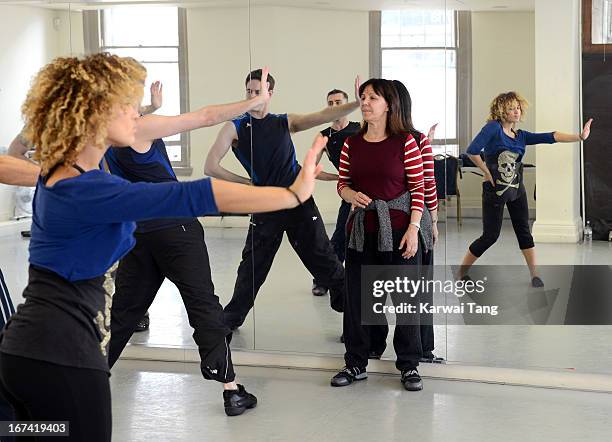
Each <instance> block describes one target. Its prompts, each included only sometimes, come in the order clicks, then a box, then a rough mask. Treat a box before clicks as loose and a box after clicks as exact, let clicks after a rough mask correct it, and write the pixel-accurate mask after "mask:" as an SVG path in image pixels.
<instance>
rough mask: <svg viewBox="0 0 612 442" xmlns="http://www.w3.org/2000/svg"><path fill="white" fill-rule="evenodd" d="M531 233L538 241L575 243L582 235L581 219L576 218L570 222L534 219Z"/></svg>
mask: <svg viewBox="0 0 612 442" xmlns="http://www.w3.org/2000/svg"><path fill="white" fill-rule="evenodd" d="M532 235H533V239H534V240H535V242H540V243H577V242H579V241H580V238H581V236H582V221H581V220H580V218H578V219H576V220H574V222H573V223H570V224H553V223H546V222H543V221H538V220H536V222H535V223H533V232H532Z"/></svg>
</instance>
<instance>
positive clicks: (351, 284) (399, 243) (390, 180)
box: [331, 79, 431, 390]
mask: <svg viewBox="0 0 612 442" xmlns="http://www.w3.org/2000/svg"><path fill="white" fill-rule="evenodd" d="M359 94H360V98H361V112H362V115H363V120H364V124H363V127H362V130H361V131H360V132H359V133H358V134H357V135H355V136H352V137H350V138H348V139H347V140H346V142H345V144H344V146H343V148H342V153H341V156H340V170H339V180H338V193H339V194H340V196H341V197H342V199H344V200H345V201H347V202H349V203H350V204H351V205H352V206H353V209H354V210H353V212H352V213H351V216H350V218H349V221H348V223H347V237H348V238H349V241H348V250H347V254H346V264H345V266H346V284H347V286H346V287H347V294H346V299H345V307H344V322H343V329H344V339H345V347H346V353H345V355H344V359H345V363H346V367H344V368H343V369H342V370H341V371H340V372H339V373H338V374H336V375H335V376H334V377H333V378H332V380H331V384H332V386H336V387H341V386H345V385H349V384H351V383H352V382H353V381H355V380H362V379H366V378H367V373H366V366H367V363H368V352H369V350H370V345H371V337H372V336H373V335H374V334H376V335H379V334H382V333H385V334H386V329H387V328H388V326H387V325H386V319H385V315H384V314H382V313H381V312H379V311H375V312H376V313H378V314H377V315H376V314H374V315H372V316H371V317H370V318H365V317H364V318H363V321H365V322H371V323H374V324H378V325H362V308H361V270H362V266H364V265H384V264H387V265H418V264H419V263H420V259H421V246H420V241H419V229H420V228H421V217H422V216H423V209H424V206H425V203H424V195H425V186H424V178H423V160H422V157H421V152H420V149H419V146H418V144H417V142H416V141H415V139H414V137H413V136H412V135H411V134H408V135H407V134H406V130H405V128H404V126H403V124H402V118H401V105H400V102H399V97H398V94H397V91H396V89H395V87H394V86H393V83H392V82H391V81H389V80H383V79H371V80H368V81H367V82H365V83H364V84H362V85H361V87H360V88H359ZM377 209H378V210H377ZM380 209H382V210H380ZM387 213H388V216H386V214H387ZM427 217H428V219H429V212H427ZM428 230H429V233H430V234H431V225H429V229H428ZM406 300H409V298H408V297H406ZM381 301H382V302H383V304H384V299H381ZM402 301H403V300H402ZM398 319H399V317H398ZM398 322H399V321H398ZM393 344H394V347H395V351H396V354H397V362H396V366H397V368H398V369H399V370H400V371H401V373H402V383H403V384H404V387H405V388H406V389H407V390H420V389H422V388H423V387H422V382H421V378H420V376H419V373H418V371H417V366H418V364H419V360H420V359H421V356H422V349H421V341H420V332H419V326H418V322H417V324H416V325H415V324H409V325H397V326H396V328H395V336H394V339H393Z"/></svg>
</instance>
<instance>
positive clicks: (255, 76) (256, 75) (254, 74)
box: [244, 69, 276, 91]
mask: <svg viewBox="0 0 612 442" xmlns="http://www.w3.org/2000/svg"><path fill="white" fill-rule="evenodd" d="M251 80H259V81H261V69H255V70H254V71H251V72H250V73H249V75H247V77H246V80H244V85H245V86H246V85H247V84H248V83H249V81H251ZM268 83H270V90H271V91H272V90H274V84H275V83H276V81H274V77H273V76H272V75H271V74H268Z"/></svg>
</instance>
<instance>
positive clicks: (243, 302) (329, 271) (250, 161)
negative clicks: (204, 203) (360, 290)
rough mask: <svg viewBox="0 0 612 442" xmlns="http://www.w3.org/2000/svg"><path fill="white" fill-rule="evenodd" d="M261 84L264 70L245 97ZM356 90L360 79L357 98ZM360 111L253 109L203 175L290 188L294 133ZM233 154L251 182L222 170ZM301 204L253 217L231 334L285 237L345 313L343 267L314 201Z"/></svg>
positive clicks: (230, 127)
mask: <svg viewBox="0 0 612 442" xmlns="http://www.w3.org/2000/svg"><path fill="white" fill-rule="evenodd" d="M261 83H262V70H261V69H258V70H255V71H252V72H251V73H250V74H249V75H247V77H246V79H245V86H246V93H247V97H253V96H256V95H259V93H260V91H261V90H262V87H261ZM267 83H268V91H267V93H269V94H270V95H272V94H273V91H274V84H275V81H274V78H273V77H272V76H271V75H268V77H267ZM358 88H359V80H358V79H357V80H356V97H357V96H358V92H357V91H358ZM358 107H359V102H358V100H357V99H356V100H355V101H353V102H351V103H344V104H342V105H340V106H334V107H326V108H324V109H323V110H321V111H319V112H313V113H309V114H293V113H291V114H272V113H270V112H269V102H267V103H266V104H265V105H264V106H262V107H261V108H260V109H255V110H251V111H249V112H248V113H247V114H245V115H243V116H242V117H239V118H235V119H234V120H232V122H229V123H226V124H225V125H224V126H223V128H222V129H221V131H220V132H219V135H218V136H217V139H216V141H215V143H214V144H213V146H212V147H211V149H210V151H209V153H208V157H207V158H206V165H205V166H204V173H206V174H207V175H209V176H212V177H215V178H220V179H224V180H227V181H234V182H238V183H252V184H253V185H255V186H280V187H286V186H289V185H290V184H291V183H292V182H293V180H295V177H296V176H297V174H298V173H299V170H300V165H299V164H298V163H297V160H296V158H295V146H294V145H293V141H292V140H291V134H292V133H295V132H301V131H304V130H307V129H310V128H313V127H316V126H318V125H320V124H325V123H329V122H333V121H336V120H338V119H340V118H343V117H344V116H345V115H348V114H350V113H351V112H352V111H354V110H355V109H357V108H358ZM230 149H231V151H232V153H233V154H234V155H235V156H236V158H237V159H238V161H240V163H241V164H242V166H243V167H244V169H245V171H246V172H247V173H248V175H249V178H246V177H243V176H240V175H238V174H235V173H233V172H230V171H229V170H227V169H225V168H224V167H223V166H221V160H222V159H223V157H225V155H226V154H227V153H228V152H229V151H230ZM318 178H320V176H319V177H318ZM301 203H302V204H301V205H300V206H298V207H296V208H294V209H290V210H280V211H277V212H269V213H265V214H256V215H253V216H252V217H251V224H250V227H249V233H248V236H247V240H246V242H245V246H244V250H243V252H242V261H241V263H240V265H239V267H238V272H237V278H236V284H235V286H234V294H233V296H232V299H231V301H230V302H229V304H228V305H226V306H225V309H224V313H225V321H226V324H227V326H229V327H230V328H231V329H237V328H238V327H240V326H241V325H242V324H243V322H244V320H245V319H246V317H247V315H248V313H249V311H250V310H251V308H252V307H253V304H254V302H255V297H256V296H257V293H258V291H259V289H260V287H261V286H262V284H263V283H264V281H265V280H266V278H267V276H268V272H269V271H270V268H271V267H272V262H273V260H274V256H275V255H276V252H277V251H278V249H279V247H280V245H281V242H282V239H283V236H284V234H285V233H286V234H287V237H288V239H289V241H290V243H291V246H292V247H293V249H294V250H295V251H296V253H297V254H298V256H299V258H300V260H301V261H302V263H303V264H304V265H305V266H306V268H307V269H308V271H309V272H310V273H311V274H312V275H313V277H315V278H316V279H317V280H319V281H321V283H322V284H325V286H326V287H329V290H330V302H331V305H332V308H333V309H334V310H336V311H341V310H342V308H343V302H344V267H343V266H342V263H340V262H339V261H338V258H337V256H336V254H335V253H334V249H333V247H332V245H331V243H330V241H329V238H328V236H327V232H326V231H325V225H324V224H323V221H322V220H321V214H320V213H319V209H318V208H317V205H316V203H315V200H314V198H312V197H311V198H309V199H308V200H307V201H302V202H301ZM254 250H257V253H254Z"/></svg>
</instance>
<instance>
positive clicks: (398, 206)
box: [347, 192, 433, 252]
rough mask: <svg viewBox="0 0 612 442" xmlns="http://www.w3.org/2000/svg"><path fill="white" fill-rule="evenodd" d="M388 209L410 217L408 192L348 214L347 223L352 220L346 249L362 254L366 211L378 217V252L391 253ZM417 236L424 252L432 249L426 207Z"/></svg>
mask: <svg viewBox="0 0 612 442" xmlns="http://www.w3.org/2000/svg"><path fill="white" fill-rule="evenodd" d="M389 209H393V210H401V211H402V212H404V213H406V214H408V215H410V192H406V193H404V194H403V195H401V196H399V197H397V198H396V199H394V200H391V201H383V200H372V202H371V203H370V204H369V205H368V206H367V207H366V208H365V209H362V208H360V207H356V208H355V209H354V210H353V211H352V212H351V214H350V216H349V219H348V221H347V223H349V222H350V220H351V219H352V220H353V228H352V230H351V236H350V237H349V242H348V248H349V249H353V250H357V251H358V252H363V244H364V242H365V229H364V220H365V213H366V211H368V210H376V214H377V216H378V226H379V227H378V251H379V252H392V251H393V234H392V229H391V215H390V214H389ZM419 236H420V237H421V240H422V241H423V245H424V248H425V250H424V251H425V252H427V251H429V250H432V249H433V226H432V220H431V214H430V213H429V210H427V207H425V208H424V210H423V216H422V217H421V228H420V229H419Z"/></svg>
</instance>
